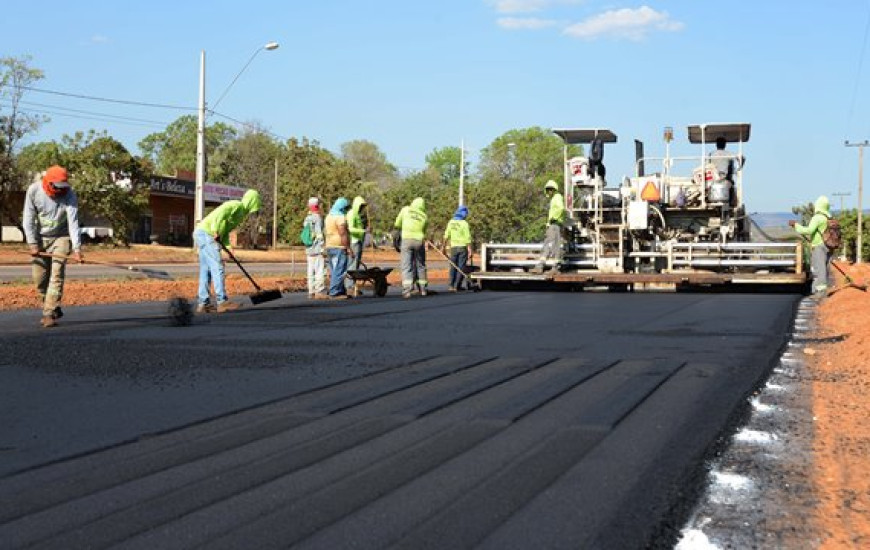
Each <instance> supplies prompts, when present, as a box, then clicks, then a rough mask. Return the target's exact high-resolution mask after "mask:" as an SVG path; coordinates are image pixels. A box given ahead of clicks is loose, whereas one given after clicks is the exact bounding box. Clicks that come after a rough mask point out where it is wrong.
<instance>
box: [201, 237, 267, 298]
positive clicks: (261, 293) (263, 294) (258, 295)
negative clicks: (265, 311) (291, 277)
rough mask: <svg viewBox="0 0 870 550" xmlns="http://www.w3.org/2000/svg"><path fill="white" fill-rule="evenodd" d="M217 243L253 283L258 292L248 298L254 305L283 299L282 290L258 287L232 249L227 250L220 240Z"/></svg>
mask: <svg viewBox="0 0 870 550" xmlns="http://www.w3.org/2000/svg"><path fill="white" fill-rule="evenodd" d="M217 242H218V244H219V245H220V246H221V248H222V249H223V250H224V252H226V253H227V255H228V256H229V257H230V259H232V260H233V261H234V262H236V265H237V266H239V269H241V270H242V273H244V274H245V277H247V278H248V280H249V281H251V284H252V285H254V288H256V289H257V292H255V293H253V294H249V295H248V298H250V299H251V303H252V304H254V305H257V304H262V303H263V302H271V301H272V300H280V299H281V297H282V295H281V291H280V290H278V289H272V290H263V289H262V288H260V285H258V284H257V282H256V281H254V278H253V277H251V276H250V274H248V271H247V270H246V269H245V268H244V266H242V262H240V261H238V260H237V259H236V257H235V256H233V253H232V252H230V249H229V248H227V247H226V246H225V245H224V243H222V242H221V241H220V240H218V241H217Z"/></svg>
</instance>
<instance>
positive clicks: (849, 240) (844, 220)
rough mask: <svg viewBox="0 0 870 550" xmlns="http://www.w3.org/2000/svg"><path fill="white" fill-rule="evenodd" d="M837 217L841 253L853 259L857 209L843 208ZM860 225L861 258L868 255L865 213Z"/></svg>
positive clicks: (869, 241) (869, 227) (868, 225)
mask: <svg viewBox="0 0 870 550" xmlns="http://www.w3.org/2000/svg"><path fill="white" fill-rule="evenodd" d="M792 211H794V209H792ZM837 219H838V220H840V230H841V231H842V234H843V253H844V254H845V255H846V257H847V258H849V259H850V260H852V261H854V260H855V259H856V254H855V249H856V245H857V244H858V210H857V209H856V208H853V209H851V210H845V211H843V212H841V213H840V215H839V216H837ZM861 226H862V231H861V249H862V254H861V258H862V259H864V258H868V257H870V219H868V217H867V216H866V215H864V216H862V219H861Z"/></svg>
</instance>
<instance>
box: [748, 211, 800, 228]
mask: <svg viewBox="0 0 870 550" xmlns="http://www.w3.org/2000/svg"><path fill="white" fill-rule="evenodd" d="M749 216H750V217H751V218H752V220H753V221H754V222H755V223H757V224H758V225H759V226H761V227H763V228H765V227H788V220H796V219H798V216H797V215H795V214H792V213H791V212H753V213H752V214H750V215H749Z"/></svg>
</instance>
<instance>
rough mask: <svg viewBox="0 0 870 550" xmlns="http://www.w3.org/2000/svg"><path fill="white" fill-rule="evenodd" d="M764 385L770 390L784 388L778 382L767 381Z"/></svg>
mask: <svg viewBox="0 0 870 550" xmlns="http://www.w3.org/2000/svg"><path fill="white" fill-rule="evenodd" d="M764 387H765V388H767V389H768V390H770V391H784V390H785V387H783V386H781V385H779V384H774V383H772V382H768V383H767V384H765V386H764Z"/></svg>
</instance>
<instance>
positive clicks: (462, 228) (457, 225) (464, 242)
mask: <svg viewBox="0 0 870 550" xmlns="http://www.w3.org/2000/svg"><path fill="white" fill-rule="evenodd" d="M444 240H445V241H449V242H450V246H451V247H453V246H468V245H470V244H471V227H469V225H468V222H467V221H466V220H450V221H449V222H447V229H445V230H444Z"/></svg>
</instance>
